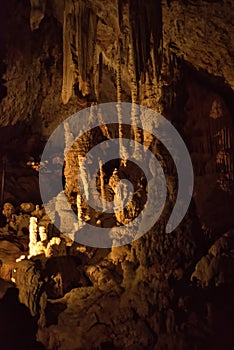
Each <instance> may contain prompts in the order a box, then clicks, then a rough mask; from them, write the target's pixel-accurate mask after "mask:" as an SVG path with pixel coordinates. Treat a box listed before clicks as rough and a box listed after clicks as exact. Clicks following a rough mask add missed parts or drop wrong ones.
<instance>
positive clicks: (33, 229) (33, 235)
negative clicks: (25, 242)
mask: <svg viewBox="0 0 234 350" xmlns="http://www.w3.org/2000/svg"><path fill="white" fill-rule="evenodd" d="M36 249H37V218H35V217H34V216H32V217H31V218H30V224H29V256H33V255H35V254H36Z"/></svg>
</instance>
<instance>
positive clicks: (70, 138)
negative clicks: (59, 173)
mask: <svg viewBox="0 0 234 350" xmlns="http://www.w3.org/2000/svg"><path fill="white" fill-rule="evenodd" d="M64 136H65V149H64V156H66V154H67V152H69V150H70V149H71V146H72V144H73V142H74V136H73V134H72V132H71V131H70V127H69V123H68V122H66V121H65V122H64Z"/></svg>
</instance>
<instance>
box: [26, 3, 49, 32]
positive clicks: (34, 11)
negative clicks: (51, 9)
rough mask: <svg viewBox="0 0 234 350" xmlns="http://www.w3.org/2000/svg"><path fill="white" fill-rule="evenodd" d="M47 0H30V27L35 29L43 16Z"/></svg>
mask: <svg viewBox="0 0 234 350" xmlns="http://www.w3.org/2000/svg"><path fill="white" fill-rule="evenodd" d="M46 2H47V0H30V4H31V10H30V27H31V30H36V29H38V28H39V25H40V23H41V21H42V19H43V18H44V15H45V9H46Z"/></svg>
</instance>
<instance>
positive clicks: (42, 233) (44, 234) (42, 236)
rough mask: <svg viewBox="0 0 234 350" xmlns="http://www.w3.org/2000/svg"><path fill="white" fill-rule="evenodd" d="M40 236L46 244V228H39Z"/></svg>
mask: <svg viewBox="0 0 234 350" xmlns="http://www.w3.org/2000/svg"><path fill="white" fill-rule="evenodd" d="M39 236H40V240H41V242H44V241H46V240H47V239H48V237H47V233H46V228H45V227H44V226H39Z"/></svg>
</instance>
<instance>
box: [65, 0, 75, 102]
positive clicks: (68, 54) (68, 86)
mask: <svg viewBox="0 0 234 350" xmlns="http://www.w3.org/2000/svg"><path fill="white" fill-rule="evenodd" d="M72 12H73V8H72V6H71V3H70V0H68V1H66V3H65V9H64V19H63V85H62V102H63V103H64V104H66V103H68V101H69V99H70V97H71V96H72V92H73V85H74V82H75V80H74V78H75V67H74V63H73V59H72V51H71V36H72V31H73V27H74V21H73V14H72Z"/></svg>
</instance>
